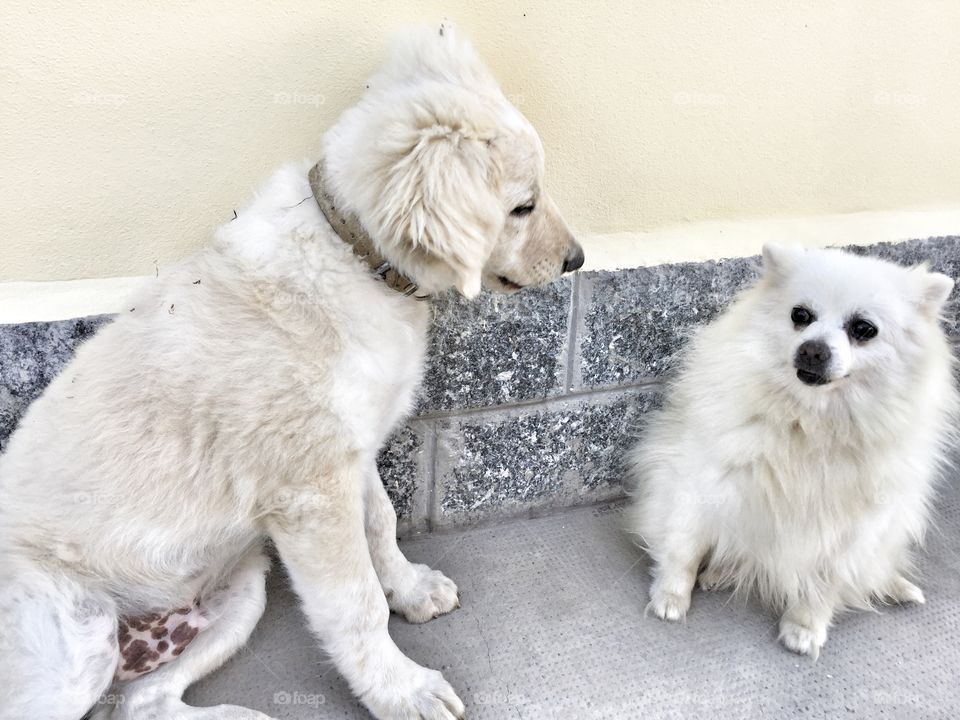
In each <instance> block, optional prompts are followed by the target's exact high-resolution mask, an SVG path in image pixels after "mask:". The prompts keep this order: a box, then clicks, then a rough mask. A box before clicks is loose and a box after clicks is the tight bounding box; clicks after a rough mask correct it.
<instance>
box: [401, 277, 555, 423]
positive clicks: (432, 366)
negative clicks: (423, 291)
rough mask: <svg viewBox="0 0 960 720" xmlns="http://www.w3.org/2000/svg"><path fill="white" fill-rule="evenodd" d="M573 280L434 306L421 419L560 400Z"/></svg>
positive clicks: (452, 298) (442, 300) (446, 298)
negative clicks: (435, 414)
mask: <svg viewBox="0 0 960 720" xmlns="http://www.w3.org/2000/svg"><path fill="white" fill-rule="evenodd" d="M571 286H572V282H571V280H570V278H562V279H561V280H558V281H557V282H555V283H552V284H551V285H548V286H546V287H542V288H534V289H531V290H524V291H522V292H519V293H516V294H514V295H500V294H496V293H489V292H484V293H483V294H482V295H481V296H480V297H479V298H477V299H475V300H464V299H463V298H460V297H459V296H456V295H454V294H453V293H449V294H446V295H443V296H441V297H439V298H437V299H436V300H434V304H433V308H434V322H433V325H432V328H431V331H430V347H429V350H428V353H427V357H428V366H427V371H426V375H425V378H424V386H423V390H422V393H421V395H422V401H421V404H420V411H421V412H429V411H432V410H450V409H460V408H476V407H484V406H490V405H499V404H502V403H509V402H516V401H520V400H533V399H539V398H545V397H548V396H551V395H555V394H558V393H559V392H561V391H562V389H563V383H564V375H565V372H566V368H565V365H564V358H565V355H566V347H567V335H568V321H569V316H570V300H571Z"/></svg>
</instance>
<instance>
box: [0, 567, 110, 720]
mask: <svg viewBox="0 0 960 720" xmlns="http://www.w3.org/2000/svg"><path fill="white" fill-rule="evenodd" d="M0 562H2V561H0ZM118 655H119V649H118V646H117V616H116V612H115V609H114V605H113V602H112V601H111V600H110V599H109V598H108V597H106V596H100V595H99V594H97V593H93V592H90V591H88V590H87V589H85V588H84V587H83V586H82V585H81V584H80V583H76V582H74V581H72V580H70V579H68V578H66V577H65V576H63V575H60V574H59V572H58V575H57V577H53V576H49V575H47V574H45V573H44V572H43V571H42V570H40V569H36V568H31V569H25V572H20V573H16V574H15V573H13V572H12V570H11V571H10V572H9V574H8V573H5V572H0V720H25V719H26V718H29V719H30V720H79V718H81V717H83V715H84V713H86V712H87V711H88V710H89V709H90V708H91V707H92V706H93V705H94V704H95V703H97V701H98V700H99V699H100V697H101V695H102V693H103V692H104V691H105V690H106V689H107V688H108V687H109V685H110V679H111V678H112V677H113V673H114V670H115V669H116V666H117V657H118Z"/></svg>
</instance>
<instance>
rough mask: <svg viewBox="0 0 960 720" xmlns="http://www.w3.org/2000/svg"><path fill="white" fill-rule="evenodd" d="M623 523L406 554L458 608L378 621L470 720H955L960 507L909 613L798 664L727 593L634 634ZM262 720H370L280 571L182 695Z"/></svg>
mask: <svg viewBox="0 0 960 720" xmlns="http://www.w3.org/2000/svg"><path fill="white" fill-rule="evenodd" d="M621 519H622V506H617V505H614V506H606V507H595V508H583V509H577V510H572V511H568V512H564V513H561V514H557V515H553V516H549V517H544V518H538V519H533V520H529V519H527V520H514V521H511V522H507V523H504V524H500V525H493V526H487V527H481V528H475V529H469V530H463V531H458V532H451V533H444V534H436V535H430V536H424V537H420V538H415V539H411V540H408V541H406V542H404V543H403V544H402V547H403V548H404V551H405V552H406V553H407V555H408V556H409V557H410V558H411V559H413V560H416V561H419V562H426V563H428V564H430V565H432V566H434V567H436V568H439V569H441V570H443V571H444V572H446V573H447V574H448V575H449V576H450V577H452V578H453V579H454V580H456V582H457V583H458V584H459V586H460V589H461V593H462V597H463V607H462V608H461V609H460V610H457V611H456V612H454V613H452V614H450V615H447V616H444V617H441V618H438V619H436V620H434V621H432V622H430V623H428V624H426V625H419V626H417V625H409V624H407V623H405V622H404V621H403V620H401V619H399V618H396V617H394V618H392V619H391V623H390V629H391V633H392V635H393V637H394V639H395V640H396V642H397V644H398V645H399V646H400V647H401V648H402V649H403V650H404V651H405V652H406V653H407V654H408V655H409V656H410V657H411V658H413V659H414V660H416V661H418V662H420V663H421V664H424V665H428V666H430V667H433V668H436V669H439V670H442V671H443V673H444V675H445V676H446V678H447V679H448V680H449V681H450V682H451V683H452V684H453V686H454V687H455V688H456V689H457V691H458V692H459V694H460V696H461V697H462V698H463V700H464V702H465V703H466V705H467V717H468V718H470V719H471V720H507V719H512V718H517V719H534V718H536V719H538V720H540V719H544V718H551V719H553V718H555V719H557V720H568V719H569V720H574V719H576V720H580V719H597V720H599V719H604V720H606V719H608V718H609V719H611V720H613V719H621V718H631V719H632V718H678V719H682V720H687V719H688V718H709V719H710V720H715V719H718V718H750V719H752V718H767V717H769V718H784V717H804V718H871V719H875V718H904V719H908V718H909V719H910V720H915V719H917V718H956V717H958V716H960V709H958V708H960V649H958V648H960V493H958V491H957V488H956V485H955V484H954V486H952V487H949V488H945V489H944V492H943V493H942V495H941V502H940V503H939V511H938V529H937V530H936V531H935V532H933V533H932V534H931V537H930V542H929V545H928V548H927V550H926V551H925V552H924V553H923V555H922V558H923V559H922V563H921V581H920V584H921V586H922V587H923V589H924V590H925V591H926V595H927V604H926V605H925V606H922V607H904V608H898V607H892V608H883V609H882V610H881V611H880V612H879V613H851V614H846V615H844V616H841V617H840V618H839V619H838V622H837V623H836V626H835V627H834V628H833V630H832V633H831V637H830V639H829V640H828V642H827V645H826V647H825V648H824V651H823V653H822V654H821V656H820V659H819V660H818V661H817V662H816V663H814V662H812V661H811V660H809V659H806V658H801V657H798V656H796V655H793V654H791V653H789V652H787V651H786V650H784V649H782V648H781V647H780V646H779V645H778V643H777V641H776V618H775V617H773V616H772V615H771V614H769V613H768V612H765V611H764V610H763V609H762V608H759V607H756V606H755V605H754V604H752V603H744V602H743V601H740V600H732V599H731V597H730V596H729V594H726V593H703V592H699V591H697V592H696V594H695V595H694V600H693V607H692V608H691V611H690V614H689V616H688V618H687V621H686V623H685V624H682V625H673V624H667V623H664V622H661V621H659V620H656V619H654V618H653V617H649V618H645V617H644V613H643V609H644V605H645V604H646V592H647V585H648V577H647V569H646V561H645V559H644V558H643V557H642V556H641V554H640V553H639V552H638V551H637V550H636V549H635V548H634V547H633V546H632V545H631V543H630V541H629V539H628V538H627V537H626V536H625V535H624V534H623V533H622V532H621V531H620V521H621ZM187 699H188V701H190V702H191V703H193V704H196V705H213V704H218V703H223V702H229V703H234V704H241V705H246V706H248V707H254V708H256V709H258V710H261V711H262V712H265V713H267V714H268V715H271V716H274V717H276V718H358V719H361V718H369V717H370V716H369V715H368V714H367V713H366V711H365V710H364V709H363V707H362V706H360V705H359V704H358V703H357V701H356V700H354V699H353V698H352V697H351V695H350V692H349V690H348V689H347V687H346V685H345V683H344V682H343V680H342V679H341V678H340V677H339V676H338V674H337V671H336V670H335V669H334V668H333V667H332V665H330V663H329V662H327V661H326V660H325V659H324V657H323V655H322V653H321V652H320V651H319V650H318V649H317V647H316V644H315V643H314V641H313V639H312V638H311V636H310V634H309V633H308V631H307V630H306V628H305V625H304V620H303V616H302V614H301V612H300V610H299V609H298V607H297V603H296V599H295V598H294V597H293V595H292V594H291V592H290V590H289V589H288V583H287V579H286V577H285V575H284V574H283V571H282V569H281V568H280V567H277V568H275V570H274V571H273V573H272V575H271V580H270V600H269V605H268V609H267V613H266V615H265V617H264V618H263V620H262V621H261V623H260V625H259V627H258V628H257V630H256V632H255V633H254V635H253V637H252V638H251V640H250V643H249V646H248V647H247V648H246V649H245V650H244V651H243V652H241V653H240V654H239V655H238V656H237V657H235V658H234V659H233V660H232V661H231V662H230V663H229V664H228V665H227V666H226V667H224V668H223V669H221V670H220V671H219V672H217V673H216V674H214V675H213V676H211V677H209V678H207V679H206V680H204V681H202V682H201V683H199V684H198V685H197V686H195V687H194V688H193V689H192V690H191V691H190V692H189V693H188V695H187Z"/></svg>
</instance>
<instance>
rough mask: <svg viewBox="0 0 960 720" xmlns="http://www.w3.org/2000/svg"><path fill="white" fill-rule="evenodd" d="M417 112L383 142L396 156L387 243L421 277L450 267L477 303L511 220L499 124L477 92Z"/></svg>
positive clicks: (387, 195) (455, 281)
mask: <svg viewBox="0 0 960 720" xmlns="http://www.w3.org/2000/svg"><path fill="white" fill-rule="evenodd" d="M451 95H457V96H458V97H456V98H453V97H451ZM413 113H414V115H415V117H414V118H413V119H412V121H411V122H409V124H407V123H403V124H395V125H394V126H393V127H392V128H388V129H387V130H386V133H385V135H383V136H381V137H380V138H379V144H380V146H381V148H382V149H384V150H387V151H388V155H389V162H388V163H387V164H386V165H385V167H384V168H383V172H384V177H383V185H382V189H381V194H380V202H379V203H378V205H379V207H378V210H379V212H378V213H377V214H378V215H379V217H378V218H377V220H378V223H377V224H378V225H379V227H380V228H382V229H383V230H384V231H385V232H384V233H383V234H382V235H381V236H380V237H381V242H382V243H383V244H384V246H385V248H384V249H386V250H387V251H388V254H389V255H391V256H393V257H396V258H397V260H398V263H399V265H400V266H401V269H402V270H403V271H404V272H406V273H408V274H411V275H412V276H413V277H417V278H422V276H423V275H424V274H425V270H427V269H428V268H433V269H437V268H438V266H446V268H447V269H448V271H449V272H448V277H449V276H450V275H451V274H452V277H450V280H452V283H451V284H452V285H453V286H454V287H455V288H456V289H457V290H458V291H460V293H461V294H463V295H464V296H466V297H468V298H472V297H475V296H476V295H477V294H478V293H479V292H480V287H481V277H482V274H483V267H484V265H485V264H486V261H487V258H489V256H490V253H491V252H492V250H493V246H494V244H495V243H496V241H497V238H498V236H499V235H500V232H501V231H502V229H503V224H504V221H505V219H506V214H505V211H504V209H503V202H502V199H501V197H500V181H501V165H500V162H499V154H498V152H497V150H496V147H495V143H494V139H495V136H496V124H495V121H494V119H493V117H492V116H489V114H488V111H487V110H486V109H485V108H483V107H482V105H481V104H480V103H478V102H477V100H476V98H474V97H472V96H471V94H470V93H468V92H466V91H462V90H460V89H458V88H451V87H450V86H446V87H445V88H444V89H443V97H442V100H441V102H440V103H433V102H430V101H429V100H427V99H426V98H424V102H422V103H418V104H416V105H415V107H414V110H413ZM387 245H392V247H390V248H388V247H386V246H387ZM391 251H392V252H391Z"/></svg>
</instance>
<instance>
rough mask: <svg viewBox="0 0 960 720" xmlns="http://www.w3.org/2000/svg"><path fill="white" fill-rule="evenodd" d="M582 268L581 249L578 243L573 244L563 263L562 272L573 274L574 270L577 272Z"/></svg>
mask: <svg viewBox="0 0 960 720" xmlns="http://www.w3.org/2000/svg"><path fill="white" fill-rule="evenodd" d="M582 267H583V248H582V247H580V245H579V244H578V243H574V244H573V247H572V248H571V249H570V252H569V253H567V257H566V259H565V260H564V261H563V271H564V272H565V273H566V272H573V271H574V270H579V269H580V268H582Z"/></svg>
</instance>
